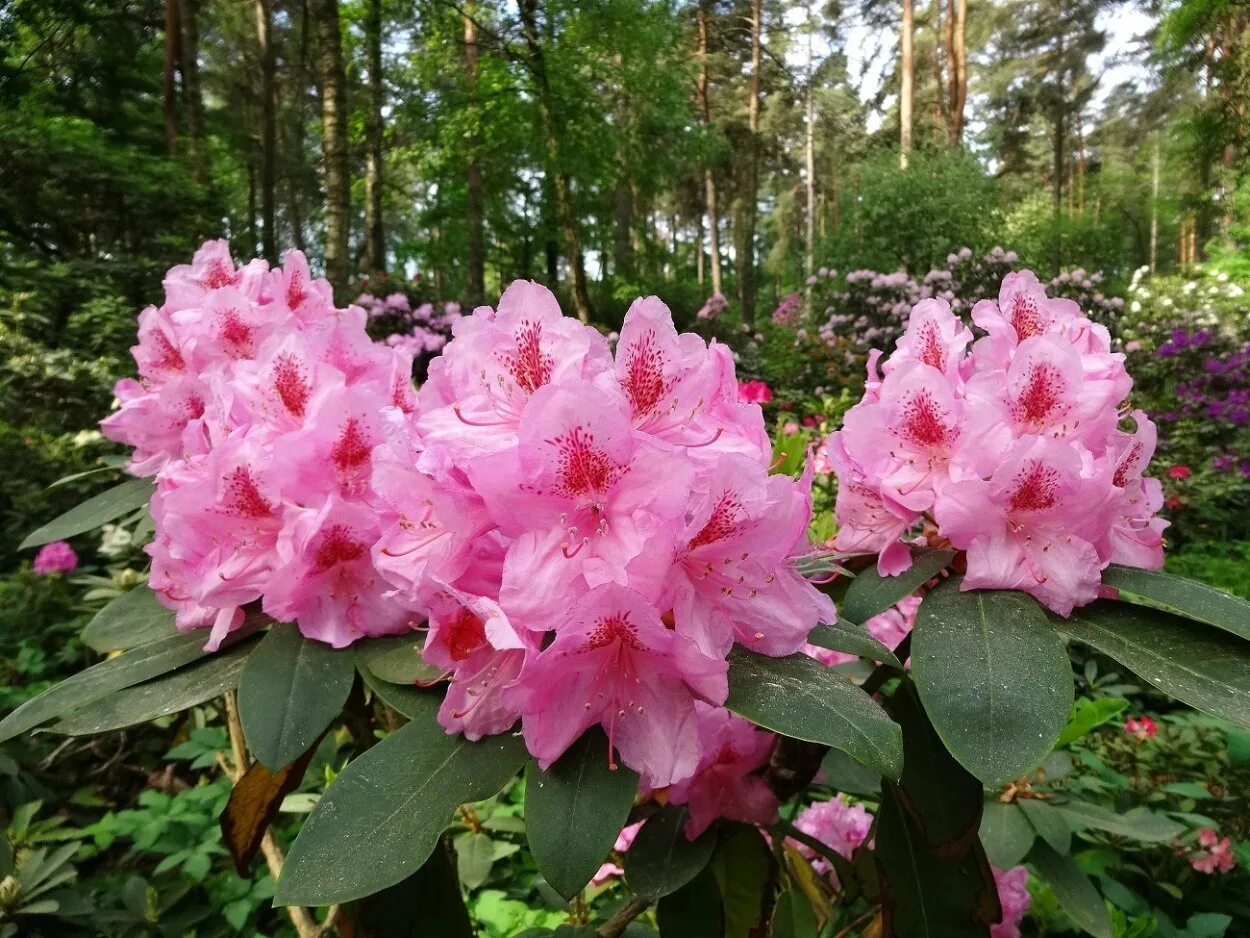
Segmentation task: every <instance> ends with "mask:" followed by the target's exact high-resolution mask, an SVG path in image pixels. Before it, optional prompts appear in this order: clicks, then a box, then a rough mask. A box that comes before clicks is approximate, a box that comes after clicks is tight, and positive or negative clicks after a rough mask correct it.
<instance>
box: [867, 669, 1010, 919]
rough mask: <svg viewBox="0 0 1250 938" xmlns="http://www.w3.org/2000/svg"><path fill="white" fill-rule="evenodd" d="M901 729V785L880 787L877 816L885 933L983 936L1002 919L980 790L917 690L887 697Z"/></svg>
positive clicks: (905, 684) (907, 689)
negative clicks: (947, 745)
mask: <svg viewBox="0 0 1250 938" xmlns="http://www.w3.org/2000/svg"><path fill="white" fill-rule="evenodd" d="M890 708H891V712H893V713H894V715H895V717H896V718H897V719H898V721H899V723H900V724H901V725H902V727H903V745H904V747H905V750H906V758H905V760H904V763H903V777H902V779H901V780H900V782H899V784H897V785H894V784H887V785H885V786H883V790H882V793H881V807H880V810H879V812H878V814H877V840H876V861H877V866H878V868H879V870H880V874H881V879H882V880H883V882H882V885H881V893H882V914H883V917H884V925H885V934H887V935H897V936H898V938H962V936H968V938H971V936H973V935H975V936H978V938H985V934H986V931H987V926H989V925H990V924H993V923H994V922H997V921H998V920H999V919H1000V918H1001V917H1002V910H1001V908H1000V906H999V904H998V890H997V889H996V888H995V886H994V877H993V874H992V872H991V870H990V864H989V860H988V859H987V858H986V855H985V849H984V848H983V847H982V846H981V840H980V838H979V837H978V836H977V832H978V831H979V830H980V826H981V810H982V806H983V799H984V794H983V789H982V786H981V783H980V782H979V781H977V779H975V778H974V777H973V776H972V775H971V774H969V773H968V771H967V770H966V769H965V768H964V767H963V766H961V765H960V764H959V763H958V762H956V761H955V759H954V758H953V757H952V756H951V754H950V753H948V752H947V751H946V750H945V748H943V746H942V741H941V739H939V737H938V735H937V733H936V731H935V730H934V729H933V727H932V725H931V724H930V722H929V720H928V718H927V717H926V716H925V712H924V709H923V707H922V706H921V702H920V699H919V697H918V696H917V694H916V691H915V688H914V687H912V685H911V683H910V682H909V681H904V682H903V683H902V685H901V686H900V687H899V689H898V691H896V692H895V694H894V695H893V697H891V699H890Z"/></svg>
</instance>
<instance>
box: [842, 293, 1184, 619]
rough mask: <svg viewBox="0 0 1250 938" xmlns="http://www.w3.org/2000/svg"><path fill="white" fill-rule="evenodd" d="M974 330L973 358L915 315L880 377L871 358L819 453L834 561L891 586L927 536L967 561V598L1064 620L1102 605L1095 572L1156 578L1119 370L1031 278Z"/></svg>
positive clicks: (1154, 493) (1148, 491) (1153, 520)
mask: <svg viewBox="0 0 1250 938" xmlns="http://www.w3.org/2000/svg"><path fill="white" fill-rule="evenodd" d="M972 319H973V321H974V322H975V323H976V325H977V326H979V327H980V328H981V329H983V330H984V331H985V332H986V333H988V334H987V335H986V336H984V337H983V338H981V339H979V340H976V341H975V342H973V341H972V333H971V332H970V331H969V330H968V329H967V327H966V326H964V325H963V324H962V323H961V322H960V321H959V319H958V318H957V317H956V316H955V315H954V313H952V312H951V310H950V308H949V307H948V306H947V305H946V304H945V302H944V301H942V300H937V299H933V300H925V301H923V302H921V303H918V304H917V305H916V307H915V308H914V309H913V310H912V314H911V319H910V321H909V324H908V328H907V331H906V333H905V335H904V336H903V337H902V338H901V339H900V340H899V342H898V347H897V349H896V350H895V351H894V353H893V354H892V355H891V356H890V357H889V358H888V359H886V360H885V361H884V363H883V364H881V366H880V368H879V369H878V358H879V355H880V353H879V352H876V351H875V350H874V354H873V356H871V357H870V358H869V364H868V379H867V382H866V384H865V392H864V396H863V399H862V400H861V401H860V402H859V403H858V404H856V405H855V407H853V408H851V410H850V411H849V412H848V413H847V414H846V417H845V418H844V421H843V427H842V429H841V430H839V431H838V432H836V433H834V434H833V435H832V436H831V437H830V438H829V440H828V441H826V444H825V452H826V453H827V455H828V459H829V462H830V464H831V465H832V468H833V471H834V472H835V473H836V474H837V477H838V494H837V502H836V507H835V511H836V514H837V520H838V533H837V535H836V538H835V541H834V546H835V548H836V549H837V550H840V551H844V552H847V553H861V552H863V553H875V554H877V555H878V559H877V569H878V571H879V572H880V573H881V574H883V575H896V574H898V573H901V572H902V571H903V570H906V569H907V568H908V567H909V566H910V564H911V556H910V553H909V551H908V548H907V546H906V542H907V541H908V540H909V539H910V537H911V536H912V535H913V533H914V529H916V528H917V527H918V526H919V525H921V524H924V525H925V526H927V527H926V532H925V533H926V537H927V539H928V540H929V542H930V543H935V542H936V543H940V542H941V541H942V540H945V541H947V542H949V543H950V545H951V546H953V547H955V548H957V549H959V550H963V551H965V552H966V560H967V574H966V575H965V577H964V579H963V588H964V589H1018V590H1023V591H1025V592H1028V593H1031V594H1033V595H1034V596H1035V597H1036V598H1037V599H1039V600H1040V601H1041V602H1043V603H1044V604H1045V605H1047V606H1049V607H1050V608H1051V609H1052V610H1054V611H1055V612H1058V613H1059V614H1060V615H1065V616H1066V615H1068V614H1069V613H1070V612H1071V611H1072V609H1073V608H1074V607H1076V606H1079V605H1083V604H1085V603H1088V602H1090V601H1091V600H1093V599H1095V598H1096V597H1097V596H1098V595H1099V588H1100V585H1101V571H1102V569H1103V568H1104V567H1105V566H1106V565H1107V564H1109V563H1124V564H1130V565H1134V566H1141V567H1149V568H1157V567H1159V566H1161V565H1162V562H1163V554H1162V545H1163V537H1162V532H1163V529H1164V527H1166V522H1164V521H1163V520H1161V519H1159V518H1158V517H1157V512H1158V510H1159V509H1160V508H1161V507H1162V505H1163V493H1162V488H1161V486H1160V484H1159V483H1158V481H1157V480H1153V479H1148V478H1145V477H1144V476H1143V472H1144V471H1145V469H1146V467H1147V465H1148V463H1149V460H1150V456H1151V454H1152V453H1153V451H1154V446H1155V430H1154V426H1153V424H1151V423H1150V421H1149V420H1148V419H1147V418H1146V417H1145V415H1144V414H1142V413H1140V412H1137V413H1134V414H1133V422H1134V423H1135V425H1136V427H1135V429H1134V430H1133V432H1131V433H1130V432H1127V431H1126V430H1123V429H1121V428H1120V426H1119V418H1120V413H1121V410H1120V408H1121V405H1122V403H1123V401H1124V399H1125V397H1126V396H1127V394H1128V392H1129V390H1130V388H1131V386H1132V381H1131V379H1130V378H1129V376H1128V374H1127V372H1126V371H1125V370H1124V356H1123V355H1122V354H1118V353H1113V352H1112V351H1111V340H1110V336H1109V335H1108V333H1107V331H1106V329H1104V328H1103V327H1101V326H1098V325H1096V324H1095V323H1092V322H1090V321H1089V320H1088V319H1086V318H1085V317H1084V316H1082V315H1081V312H1080V309H1079V308H1078V307H1077V306H1076V304H1074V303H1072V302H1070V301H1068V300H1056V299H1050V298H1048V297H1047V296H1046V294H1045V290H1044V289H1043V287H1042V286H1041V284H1040V283H1039V282H1038V280H1037V278H1036V277H1035V276H1034V275H1033V274H1032V273H1031V272H1029V271H1022V272H1020V273H1016V274H1010V275H1008V276H1007V277H1006V278H1005V279H1004V281H1003V284H1002V288H1001V290H1000V293H999V298H998V302H994V301H992V300H983V301H981V302H980V303H978V304H977V305H976V306H975V307H974V308H973V311H972ZM934 528H936V531H934V530H933V529H934Z"/></svg>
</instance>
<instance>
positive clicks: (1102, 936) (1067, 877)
mask: <svg viewBox="0 0 1250 938" xmlns="http://www.w3.org/2000/svg"><path fill="white" fill-rule="evenodd" d="M1028 861H1029V863H1030V864H1031V865H1032V866H1033V868H1034V869H1035V870H1037V875H1038V876H1040V877H1041V878H1042V879H1044V880H1045V881H1046V882H1047V884H1048V885H1049V886H1050V888H1051V889H1052V890H1054V893H1055V898H1056V899H1058V900H1059V904H1060V905H1061V906H1063V910H1064V911H1065V912H1067V913H1068V914H1069V915H1070V916H1072V920H1073V921H1075V922H1076V923H1077V924H1078V925H1079V926H1081V928H1083V929H1085V930H1086V931H1087V932H1089V933H1090V934H1091V935H1093V936H1095V938H1112V930H1111V916H1110V915H1109V914H1108V913H1107V906H1106V905H1105V904H1104V903H1103V900H1102V896H1100V895H1099V894H1098V890H1097V889H1096V888H1094V884H1093V883H1092V882H1090V879H1089V877H1088V876H1086V875H1085V874H1084V873H1083V872H1082V871H1081V868H1080V867H1079V866H1077V865H1076V861H1075V860H1073V859H1072V858H1071V857H1064V856H1060V855H1059V854H1057V853H1056V852H1055V851H1054V850H1052V849H1051V848H1050V847H1049V846H1048V845H1046V844H1045V843H1041V842H1038V843H1037V844H1036V845H1035V846H1034V847H1033V851H1032V852H1031V853H1030V854H1029V860H1028Z"/></svg>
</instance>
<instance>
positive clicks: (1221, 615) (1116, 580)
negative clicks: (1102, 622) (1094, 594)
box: [1102, 563, 1250, 639]
mask: <svg viewBox="0 0 1250 938" xmlns="http://www.w3.org/2000/svg"><path fill="white" fill-rule="evenodd" d="M1102 582H1103V585H1104V586H1114V587H1115V588H1116V589H1121V590H1124V591H1125V592H1128V593H1133V594H1135V595H1137V596H1141V597H1143V598H1145V599H1149V600H1152V601H1153V602H1156V603H1162V604H1163V605H1165V606H1168V607H1170V608H1172V609H1175V610H1176V611H1177V612H1179V613H1180V614H1181V615H1183V616H1185V617H1186V618H1188V619H1196V620H1197V621H1199V622H1205V623H1206V624H1207V625H1213V626H1215V627H1216V628H1217V629H1223V630H1224V631H1225V632H1231V633H1232V634H1233V635H1239V636H1241V637H1242V638H1246V639H1250V602H1246V601H1245V600H1244V599H1242V598H1240V597H1239V596H1232V595H1230V594H1228V593H1225V592H1224V591H1223V590H1219V589H1216V588H1215V587H1214V586H1208V585H1207V584H1205V583H1199V582H1198V581H1196V580H1190V579H1187V578H1185V577H1182V576H1173V575H1172V574H1170V573H1163V572H1162V571H1159V570H1142V569H1140V568H1138V567H1122V566H1120V565H1119V564H1114V563H1113V564H1112V565H1111V566H1109V567H1107V569H1106V570H1104V571H1103V572H1102Z"/></svg>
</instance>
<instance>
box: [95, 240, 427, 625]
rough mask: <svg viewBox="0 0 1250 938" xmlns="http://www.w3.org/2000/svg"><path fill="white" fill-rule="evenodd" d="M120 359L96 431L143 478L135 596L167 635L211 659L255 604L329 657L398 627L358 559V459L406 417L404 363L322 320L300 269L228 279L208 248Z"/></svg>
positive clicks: (365, 487) (348, 316) (338, 321)
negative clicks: (201, 634) (143, 528)
mask: <svg viewBox="0 0 1250 938" xmlns="http://www.w3.org/2000/svg"><path fill="white" fill-rule="evenodd" d="M132 351H133V354H134V358H135V361H136V363H137V364H138V366H139V380H132V379H124V380H122V381H121V382H119V383H118V385H117V388H116V395H117V398H118V400H119V401H120V404H121V406H120V408H119V409H118V411H117V412H116V413H114V414H113V415H111V416H110V417H108V418H107V419H106V420H105V421H103V423H102V424H101V426H102V429H103V430H104V433H105V435H106V436H108V437H109V438H110V439H113V440H117V441H119V442H122V443H127V444H129V445H130V446H133V447H134V450H135V451H134V454H133V456H132V457H131V460H130V462H129V468H130V470H131V471H132V472H133V473H135V474H136V475H140V476H155V480H156V493H155V495H154V496H153V498H152V504H151V512H152V518H153V521H154V522H155V527H156V537H155V540H154V541H153V543H152V544H150V545H149V546H148V547H147V552H148V553H149V554H151V556H152V574H151V580H150V582H151V586H152V588H153V589H154V590H155V591H156V593H157V595H158V597H159V598H160V599H161V601H162V602H163V603H164V604H165V605H167V606H169V607H170V608H172V609H174V610H176V612H177V624H178V627H179V628H180V629H190V628H198V627H204V626H211V630H212V631H211V633H210V638H209V642H208V647H209V648H210V649H214V648H216V647H217V646H218V645H219V644H220V643H221V641H222V640H223V639H224V638H225V637H226V635H227V634H228V633H229V632H230V631H232V630H234V629H237V628H238V627H240V626H241V625H242V623H243V620H244V613H243V607H244V606H245V605H247V604H249V603H252V602H255V601H257V600H260V601H262V603H263V607H264V610H265V612H266V613H267V614H268V615H270V616H272V617H273V618H274V619H276V620H278V621H283V622H289V621H293V620H297V621H298V622H299V627H300V629H301V631H302V632H303V633H304V634H305V635H308V636H310V637H313V638H316V639H319V640H321V641H325V642H329V643H330V644H333V645H335V646H343V645H346V644H348V643H350V642H351V641H353V640H354V639H356V638H358V637H360V636H363V635H379V634H385V633H392V632H399V631H404V630H406V629H409V628H411V622H412V619H413V616H412V613H411V611H410V610H406V609H404V608H403V607H401V606H399V605H397V604H396V603H394V602H391V601H390V600H388V599H387V598H386V596H385V593H386V591H387V590H388V589H389V587H388V586H387V584H386V583H385V581H383V580H382V579H381V578H380V577H378V575H377V573H376V571H375V570H374V569H373V562H372V559H371V556H370V550H371V548H372V546H373V543H374V541H376V540H377V538H378V535H379V533H380V527H379V516H378V502H379V500H378V497H377V495H376V494H375V493H374V491H373V488H372V484H371V483H372V453H373V448H374V447H375V446H377V445H378V444H379V443H380V442H382V439H383V420H382V412H383V410H384V409H393V410H396V411H399V412H401V413H403V412H405V411H412V410H413V409H414V407H415V403H416V401H415V393H414V391H413V389H412V382H411V373H412V362H411V359H410V358H409V357H408V356H407V355H406V354H404V353H403V352H400V351H396V350H392V349H388V348H386V347H385V346H381V345H376V344H374V343H373V342H372V341H370V339H369V337H368V336H367V335H366V333H365V314H364V312H363V311H362V310H360V309H359V308H358V307H350V308H348V309H345V310H344V309H335V308H334V305H333V302H332V299H331V293H330V286H329V284H328V283H326V282H325V281H324V280H313V279H312V278H311V277H310V276H309V273H308V265H307V263H306V262H305V260H304V257H303V255H302V254H300V253H298V252H291V253H289V254H287V255H286V258H285V262H284V264H283V266H282V267H279V268H276V269H273V270H270V269H269V267H268V265H267V264H266V263H265V262H264V261H252V262H251V263H249V264H246V265H244V266H242V267H238V266H236V265H235V263H234V261H233V259H232V258H231V256H230V250H229V247H228V246H227V244H226V243H225V242H224V241H210V242H208V243H206V244H205V245H204V246H203V247H202V248H200V250H199V251H198V252H197V253H196V255H195V260H194V262H193V263H192V264H190V265H189V266H181V267H174V268H173V269H171V270H170V271H169V273H168V274H167V275H166V278H165V303H164V305H162V306H161V307H159V308H158V307H149V308H148V309H146V310H144V312H143V313H142V314H141V315H140V317H139V344H138V345H137V346H136V347H135V348H134V349H133V350H132Z"/></svg>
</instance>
